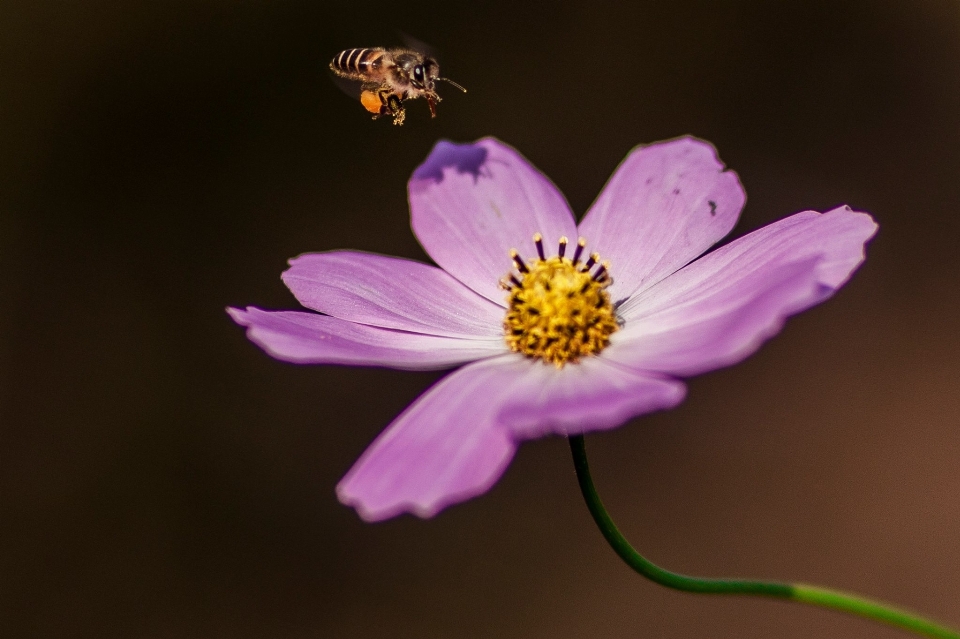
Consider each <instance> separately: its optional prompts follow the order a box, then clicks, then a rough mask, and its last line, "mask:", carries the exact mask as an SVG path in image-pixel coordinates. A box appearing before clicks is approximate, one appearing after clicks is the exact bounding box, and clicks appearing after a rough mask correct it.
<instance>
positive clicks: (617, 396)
mask: <svg viewBox="0 0 960 639" xmlns="http://www.w3.org/2000/svg"><path fill="white" fill-rule="evenodd" d="M409 195H410V208H411V218H412V226H413V230H414V233H415V234H416V235H417V237H418V238H419V240H420V242H421V243H422V245H423V247H424V249H425V250H426V252H427V253H428V254H429V255H430V257H431V258H433V260H434V261H435V262H436V263H437V264H438V265H439V268H438V267H435V266H430V265H427V264H422V263H420V262H414V261H410V260H404V259H398V258H391V257H385V256H380V255H372V254H365V253H357V252H350V251H331V252H326V253H310V254H306V255H301V256H300V257H297V258H294V259H293V260H291V261H290V268H289V269H288V270H287V271H286V272H284V274H283V280H284V282H285V283H286V284H287V286H288V287H289V288H290V290H291V291H292V292H293V293H294V295H295V296H296V297H297V299H298V300H299V301H300V303H301V304H303V305H304V306H305V307H307V308H309V309H312V310H313V311H318V313H314V312H303V311H264V310H261V309H258V308H255V307H247V309H246V310H240V309H234V308H231V309H228V311H229V313H230V315H231V316H232V317H233V319H234V320H235V321H236V322H237V323H239V324H241V325H243V326H246V327H247V334H248V336H249V337H250V339H251V340H253V341H254V342H255V343H257V344H259V345H260V346H261V347H262V348H263V349H264V350H266V351H267V352H268V353H269V354H271V355H272V356H274V357H276V358H278V359H282V360H285V361H289V362H297V363H314V364H349V365H369V366H387V367H392V368H401V369H410V370H429V369H444V368H453V367H457V366H459V367H460V368H459V369H458V370H456V371H454V372H453V373H451V374H449V375H447V376H446V377H444V378H443V379H441V380H440V381H439V382H438V383H437V384H436V385H434V386H433V387H432V388H431V389H429V390H428V391H427V392H426V393H424V394H423V395H422V396H421V397H420V398H419V399H418V400H417V401H415V402H414V403H413V404H412V405H411V406H410V407H409V408H407V409H406V410H405V411H404V412H403V413H402V414H401V415H400V416H399V417H398V418H397V419H396V420H394V422H393V423H392V424H390V426H389V427H387V429H386V430H385V431H384V432H383V433H382V434H381V435H380V436H379V437H378V438H377V439H376V441H374V442H373V444H371V445H370V447H369V448H368V449H367V451H366V452H365V453H364V454H363V456H362V457H361V458H360V459H359V460H358V461H357V463H356V464H355V465H354V466H353V468H352V469H351V470H350V471H349V472H348V473H347V475H346V476H345V477H344V478H343V480H342V481H341V482H340V484H339V486H338V487H337V493H338V495H339V497H340V500H341V501H342V502H343V503H345V504H349V505H352V506H355V507H356V508H357V510H358V511H359V513H360V515H361V516H362V517H364V518H365V519H368V520H379V519H386V518H388V517H392V516H394V515H397V514H399V513H402V512H413V513H415V514H417V515H420V516H422V517H429V516H432V515H434V514H436V513H437V512H438V511H439V510H441V509H442V508H444V507H446V506H448V505H450V504H453V503H457V502H460V501H463V500H465V499H468V498H470V497H473V496H475V495H478V494H481V493H483V492H485V491H487V490H488V489H489V488H490V487H491V486H492V485H493V483H494V482H496V481H497V479H498V478H499V477H500V475H501V474H502V473H503V471H504V469H505V468H506V466H507V464H508V463H509V461H510V459H511V458H512V457H513V454H514V451H515V449H516V446H517V444H518V443H519V442H521V441H523V440H526V439H532V438H535V437H540V436H543V435H546V434H550V433H557V434H563V435H572V434H580V433H584V432H588V431H595V430H603V429H609V428H613V427H616V426H618V425H620V424H622V423H623V422H624V421H626V420H627V419H629V418H631V417H634V416H637V415H641V414H644V413H649V412H652V411H656V410H661V409H665V408H671V407H673V406H676V405H677V404H679V403H680V402H681V401H682V400H683V397H684V393H685V385H684V383H683V382H682V381H680V379H679V378H681V377H685V376H689V375H694V374H697V373H702V372H705V371H708V370H711V369H715V368H719V367H721V366H726V365H729V364H733V363H735V362H738V361H740V360H742V359H743V358H745V357H747V356H748V355H750V354H751V353H752V352H753V351H755V350H756V349H757V348H758V347H759V345H760V344H761V343H762V342H763V341H764V340H765V339H767V338H769V337H771V336H772V335H774V334H775V333H776V332H777V331H779V330H780V328H781V326H782V325H783V322H784V320H785V319H786V317H787V316H789V315H791V314H793V313H797V312H799V311H801V310H803V309H805V308H808V307H810V306H812V305H814V304H817V303H819V302H822V301H823V300H825V299H826V298H828V297H829V296H830V295H832V294H833V292H834V291H835V290H837V289H838V288H839V287H840V286H841V285H843V284H844V283H845V282H846V281H847V279H848V278H849V277H850V275H851V273H852V272H853V271H854V270H855V269H856V268H857V267H858V266H859V265H860V263H861V262H862V261H863V259H864V250H863V249H864V244H865V243H866V242H867V240H869V239H870V238H871V237H872V236H873V234H874V233H875V232H876V229H877V226H876V224H875V223H874V221H873V219H872V218H871V217H870V216H869V215H867V214H865V213H857V212H854V211H852V210H850V208H849V207H841V208H837V209H834V210H832V211H829V212H827V213H817V212H815V211H805V212H803V213H797V214H795V215H792V216H790V217H787V218H785V219H782V220H780V221H778V222H775V223H774V224H770V225H769V226H766V227H764V228H761V229H759V230H757V231H754V232H753V233H750V234H748V235H746V236H744V237H741V238H739V239H737V240H735V241H733V242H731V243H730V244H727V245H726V246H723V247H722V248H719V249H717V250H715V251H712V252H710V253H708V254H706V255H704V256H703V257H700V258H699V259H696V258H697V257H698V256H700V255H702V254H703V253H704V252H705V251H707V249H709V248H710V247H711V246H712V245H713V244H715V243H716V242H718V241H719V240H720V239H722V238H723V237H724V236H725V235H726V234H727V233H728V232H729V231H730V230H731V229H732V228H733V226H734V224H735V223H736V221H737V218H738V217H739V215H740V210H741V208H742V207H743V203H744V193H743V189H742V188H741V186H740V183H739V181H738V180H737V176H736V174H734V173H733V172H732V171H729V170H726V169H725V168H724V166H723V164H721V162H720V161H719V159H718V158H717V155H716V152H715V150H714V149H713V147H712V146H711V145H710V144H708V143H706V142H703V141H700V140H696V139H693V138H689V137H684V138H678V139H675V140H670V141H667V142H661V143H657V144H652V145H649V146H644V147H638V148H636V149H634V150H633V151H632V152H631V153H630V154H629V155H628V156H627V158H626V159H625V160H624V161H623V163H622V164H621V165H620V167H619V168H618V169H617V171H616V172H615V173H614V175H613V177H612V178H611V179H610V181H609V182H608V183H607V185H606V187H605V188H604V190H603V191H602V192H601V194H600V196H599V197H598V198H597V200H596V202H595V203H594V204H593V206H592V207H591V208H590V210H589V211H588V212H587V214H586V215H585V216H584V218H583V221H582V222H581V223H580V224H579V225H577V224H576V222H575V221H574V218H573V215H572V214H571V212H570V209H569V207H568V206H567V203H566V201H565V200H564V198H563V196H562V195H561V194H560V192H559V191H558V190H557V188H556V187H555V186H554V185H553V184H552V183H551V182H550V181H549V180H548V179H547V178H546V177H544V176H543V175H542V174H541V173H539V172H538V171H537V170H536V169H535V168H534V167H533V166H531V165H530V163H529V162H527V160H526V159H524V158H523V157H522V156H521V155H520V154H519V153H517V152H516V151H515V150H513V149H512V148H510V147H508V146H506V145H504V144H503V143H501V142H499V141H497V140H495V139H492V138H486V139H483V140H480V141H479V142H477V143H475V144H464V145H459V144H453V143H450V142H445V141H441V142H439V143H438V144H437V145H436V146H435V147H434V149H433V151H432V152H431V154H430V156H429V157H428V158H427V160H426V162H424V163H423V164H422V165H421V166H420V167H418V168H417V170H416V171H415V172H414V174H413V177H412V179H411V180H410V184H409ZM574 238H575V239H574ZM571 244H572V245H571Z"/></svg>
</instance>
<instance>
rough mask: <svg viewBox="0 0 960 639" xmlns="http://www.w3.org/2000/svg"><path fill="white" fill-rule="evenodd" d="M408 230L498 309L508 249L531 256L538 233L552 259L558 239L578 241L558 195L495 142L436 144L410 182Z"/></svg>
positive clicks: (508, 264)
mask: <svg viewBox="0 0 960 639" xmlns="http://www.w3.org/2000/svg"><path fill="white" fill-rule="evenodd" d="M408 191H409V195H410V215H411V224H412V226H413V231H414V233H415V234H416V236H417V238H419V240H420V243H421V244H422V245H423V248H424V249H425V250H426V252H427V253H428V254H429V255H430V257H431V258H433V260H434V261H435V262H436V263H437V264H439V265H440V267H441V268H443V269H444V270H445V271H447V272H448V273H450V274H451V275H453V276H454V277H455V278H457V279H458V280H460V281H461V282H463V283H464V284H466V285H467V286H469V287H470V288H472V289H473V290H474V291H476V292H477V293H480V294H481V295H483V296H484V297H486V298H487V299H489V300H492V301H494V302H496V303H498V304H500V303H502V302H503V299H504V297H505V294H504V292H503V291H502V290H501V289H500V288H499V285H498V282H499V281H500V279H501V278H502V277H503V276H504V275H506V274H507V273H508V272H509V271H510V269H511V268H512V263H511V260H510V254H509V252H510V249H516V250H517V251H519V252H520V254H521V255H524V256H527V257H529V256H531V255H535V254H536V253H535V251H536V249H535V247H534V244H533V240H532V237H533V234H534V233H538V232H539V233H541V234H542V235H543V238H544V242H545V244H546V247H547V249H548V250H550V251H551V252H552V253H554V254H555V252H556V245H557V242H558V241H559V239H560V237H561V236H566V237H568V238H569V239H570V240H571V241H573V242H575V241H576V232H577V230H576V224H575V223H574V220H573V215H572V214H571V213H570V207H569V206H567V202H566V200H564V198H563V195H562V194H561V193H560V191H558V190H557V187H555V186H554V185H553V183H552V182H550V180H548V179H547V178H546V177H545V176H544V175H543V174H542V173H540V172H539V171H538V170H537V169H535V168H534V167H533V166H531V165H530V163H529V162H528V161H527V160H526V159H525V158H524V157H523V156H521V155H520V154H519V153H517V151H515V150H514V149H512V148H510V147H509V146H507V145H505V144H503V143H502V142H500V141H498V140H495V139H493V138H484V139H482V140H480V141H479V142H477V143H475V144H454V143H452V142H447V141H445V140H441V141H440V142H438V143H437V144H436V146H434V147H433V151H431V152H430V156H429V157H428V158H427V160H426V162H424V163H423V164H422V165H420V166H419V167H418V168H417V170H416V171H414V173H413V177H412V178H411V179H410V184H409V188H408Z"/></svg>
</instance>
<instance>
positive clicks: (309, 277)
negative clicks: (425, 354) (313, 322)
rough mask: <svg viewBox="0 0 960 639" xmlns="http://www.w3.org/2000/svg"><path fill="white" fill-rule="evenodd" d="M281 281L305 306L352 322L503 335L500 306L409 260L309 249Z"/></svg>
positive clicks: (430, 331)
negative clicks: (321, 251) (312, 250)
mask: <svg viewBox="0 0 960 639" xmlns="http://www.w3.org/2000/svg"><path fill="white" fill-rule="evenodd" d="M283 281H284V282H285V283H286V285H287V286H288V287H290V290H291V291H293V294H294V295H296V296H297V299H298V300H300V303H301V304H303V305H304V306H306V307H307V308H312V309H313V310H315V311H320V312H321V313H326V314H327V315H332V316H334V317H339V318H340V319H344V320H349V321H351V322H359V323H361V324H370V325H372V326H380V327H382V328H393V329H397V330H402V331H412V332H417V333H426V334H428V335H444V336H448V337H469V338H472V337H501V338H502V335H503V316H504V309H503V306H498V305H497V304H494V303H492V302H490V301H489V300H487V299H486V298H484V297H481V296H479V295H477V294H476V293H474V292H473V291H471V290H470V289H469V288H467V287H466V286H464V285H463V284H461V283H460V282H459V281H457V280H456V279H454V278H453V276H451V275H450V274H448V273H446V272H445V271H443V270H441V269H439V268H437V267H435V266H430V265H427V264H422V263H420V262H414V261H412V260H404V259H400V258H396V257H386V256H384V255H373V254H370V253H358V252H354V251H331V252H329V253H307V254H305V255H301V256H299V257H295V258H293V259H292V260H290V268H289V269H287V270H286V271H285V272H284V273H283Z"/></svg>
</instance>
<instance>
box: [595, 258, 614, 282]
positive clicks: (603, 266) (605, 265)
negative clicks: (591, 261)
mask: <svg viewBox="0 0 960 639" xmlns="http://www.w3.org/2000/svg"><path fill="white" fill-rule="evenodd" d="M609 268H610V262H609V261H607V260H604V261H603V262H601V263H600V268H598V269H597V272H596V273H594V274H593V281H594V282H599V281H600V280H602V279H604V278H605V277H606V276H607V269H609Z"/></svg>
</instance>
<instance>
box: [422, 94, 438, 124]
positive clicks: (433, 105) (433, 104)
mask: <svg viewBox="0 0 960 639" xmlns="http://www.w3.org/2000/svg"><path fill="white" fill-rule="evenodd" d="M425 97H426V98H427V106H428V107H430V117H431V118H435V117H437V102H439V101H440V96H432V95H430V94H429V93H428V94H427V95H426V96H425Z"/></svg>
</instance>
